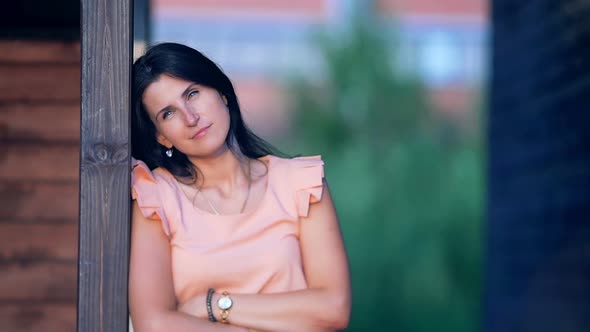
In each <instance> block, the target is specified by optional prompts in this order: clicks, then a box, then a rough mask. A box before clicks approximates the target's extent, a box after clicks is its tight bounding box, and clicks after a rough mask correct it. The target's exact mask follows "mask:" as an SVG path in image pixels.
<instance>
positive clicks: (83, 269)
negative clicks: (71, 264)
mask: <svg viewBox="0 0 590 332" xmlns="http://www.w3.org/2000/svg"><path fill="white" fill-rule="evenodd" d="M131 5H132V4H131V1H130V0H121V1H107V0H92V1H91V0H83V1H82V11H81V12H82V22H83V25H82V89H81V91H82V103H81V105H82V108H81V109H82V127H81V165H80V239H79V241H80V242H79V243H80V251H79V254H80V257H79V273H78V276H79V287H78V296H79V301H78V331H84V332H95V331H97V332H98V331H109V332H111V331H112V332H119V331H127V328H128V313H127V275H128V264H129V218H130V209H129V207H130V204H129V200H130V192H129V173H130V153H129V139H130V136H129V127H130V123H129V109H130V104H131V101H130V79H131V60H132V24H131V23H132V22H131V15H132V6H131Z"/></svg>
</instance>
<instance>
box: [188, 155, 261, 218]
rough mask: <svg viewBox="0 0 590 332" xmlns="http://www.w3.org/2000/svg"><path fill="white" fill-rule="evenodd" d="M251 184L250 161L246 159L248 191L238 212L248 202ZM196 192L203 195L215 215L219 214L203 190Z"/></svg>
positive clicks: (241, 211)
mask: <svg viewBox="0 0 590 332" xmlns="http://www.w3.org/2000/svg"><path fill="white" fill-rule="evenodd" d="M251 186H252V179H251V167H250V161H248V191H247V192H246V199H244V203H242V208H241V209H240V213H244V209H245V208H246V203H248V199H249V198H250V188H251ZM197 193H201V195H202V196H203V198H204V199H205V201H206V202H207V204H208V205H209V208H211V210H213V212H214V213H215V214H216V215H218V216H219V215H221V213H219V211H217V209H216V208H215V206H213V204H212V203H211V201H210V200H209V198H207V195H205V193H204V192H202V191H201V190H200V189H199V191H198V192H197Z"/></svg>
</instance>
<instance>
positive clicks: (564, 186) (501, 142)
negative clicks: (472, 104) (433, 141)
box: [483, 0, 590, 332]
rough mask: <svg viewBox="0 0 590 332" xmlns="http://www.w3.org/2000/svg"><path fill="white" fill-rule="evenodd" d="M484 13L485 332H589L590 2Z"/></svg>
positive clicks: (506, 0)
mask: <svg viewBox="0 0 590 332" xmlns="http://www.w3.org/2000/svg"><path fill="white" fill-rule="evenodd" d="M492 12H493V15H492V27H493V29H492V33H491V37H492V47H493V51H492V52H493V62H492V82H491V87H492V90H491V94H490V96H491V104H490V106H491V109H490V117H489V136H488V142H489V164H488V171H489V173H488V174H489V181H488V183H489V187H488V202H487V205H488V232H487V240H488V250H487V263H486V267H485V278H484V279H485V282H486V294H485V295H486V296H485V310H484V319H483V321H484V330H485V331H489V332H496V331H502V332H521V331H522V332H525V331H535V332H544V331H551V332H554V331H555V332H556V331H564V332H565V331H567V332H582V331H590V223H589V221H590V110H589V107H588V98H589V96H590V75H589V73H590V2H589V1H585V0H563V1H555V0H537V1H514V0H495V1H492Z"/></svg>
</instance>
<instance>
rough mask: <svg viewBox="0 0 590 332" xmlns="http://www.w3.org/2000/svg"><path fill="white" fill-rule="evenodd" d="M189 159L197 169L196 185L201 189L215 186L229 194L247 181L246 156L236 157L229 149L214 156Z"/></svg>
mask: <svg viewBox="0 0 590 332" xmlns="http://www.w3.org/2000/svg"><path fill="white" fill-rule="evenodd" d="M190 160H191V162H192V163H193V165H195V166H196V168H197V169H198V175H197V177H198V180H197V185H198V186H199V187H201V188H202V189H206V188H216V189H218V190H220V191H221V193H223V194H225V195H228V196H231V195H232V193H233V192H234V189H235V188H238V187H239V186H240V185H242V184H244V183H247V182H248V181H249V179H248V176H247V172H248V171H247V167H248V166H247V165H246V161H247V157H244V156H239V157H238V156H236V155H235V154H234V153H233V152H232V151H231V150H230V149H226V150H225V151H223V152H221V153H219V154H216V155H214V156H209V157H205V158H190Z"/></svg>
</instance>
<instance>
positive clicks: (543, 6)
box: [0, 0, 590, 332]
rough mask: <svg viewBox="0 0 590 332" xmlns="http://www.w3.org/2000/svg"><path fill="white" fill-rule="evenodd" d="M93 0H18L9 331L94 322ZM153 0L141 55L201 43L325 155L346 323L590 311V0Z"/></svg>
mask: <svg viewBox="0 0 590 332" xmlns="http://www.w3.org/2000/svg"><path fill="white" fill-rule="evenodd" d="M89 1H90V0H84V1H80V0H55V1H40V0H20V1H4V2H3V3H2V6H1V7H0V8H1V10H0V331H2V332H4V331H6V332H12V331H29V332H37V331H75V330H76V315H77V312H76V310H77V299H78V297H77V281H78V272H79V270H78V264H80V261H79V259H78V230H79V228H78V224H79V207H78V205H79V200H80V197H79V185H80V184H79V174H80V169H79V165H80V164H79V158H80V101H81V100H80V68H81V61H80V60H81V59H80V57H81V52H80V45H81V41H80V33H81V27H83V26H84V25H83V23H84V22H81V20H80V5H81V3H83V4H88V3H89ZM133 3H134V6H135V8H134V24H135V27H134V35H135V41H134V55H135V56H139V55H141V54H142V52H143V51H144V50H145V48H146V45H151V44H154V43H158V42H163V41H176V42H181V43H186V44H188V45H190V46H193V47H195V48H197V49H199V50H201V51H203V52H204V53H205V54H207V55H208V56H209V57H211V58H212V59H213V60H214V61H216V62H217V63H218V64H219V65H220V66H221V67H222V68H223V69H224V70H225V72H226V73H227V74H228V75H229V76H230V77H231V78H232V80H233V82H234V83H235V87H236V90H237V93H238V96H239V99H240V102H241V106H242V110H243V112H244V115H245V118H246V120H247V122H248V124H249V125H250V126H251V127H252V128H253V129H254V130H255V131H256V132H257V133H259V134H260V135H261V136H263V137H264V138H266V139H268V140H269V141H270V142H272V143H274V144H275V145H276V146H277V147H278V148H280V149H281V150H282V151H283V152H285V153H287V154H290V155H308V154H322V156H323V158H324V160H325V161H326V174H327V178H328V181H329V183H330V186H331V190H332V192H333V196H334V199H335V201H336V205H337V209H338V212H339V216H340V220H341V225H342V231H343V235H344V239H345V241H346V246H347V250H348V254H349V256H350V263H351V273H352V281H353V292H354V294H353V311H352V320H351V322H350V326H349V328H348V331H486V332H496V331H498V332H524V331H527V332H528V331H534V332H544V331H548V332H549V331H550V332H554V331H564V332H582V331H584V332H585V331H589V330H590V283H589V282H588V280H590V227H589V225H590V223H588V216H589V215H590V154H589V153H588V151H590V149H589V148H590V112H588V101H587V100H588V95H590V75H588V73H590V2H589V1H587V0H562V1H555V0H536V1H514V0H493V1H483V0H445V1H433V0H365V1H363V0H356V1H354V0H300V1H283V0H216V1H214V0H135V1H134V2H133ZM101 5H104V8H107V7H108V9H109V10H111V12H116V10H114V9H113V8H115V9H116V8H120V5H121V2H119V1H114V0H112V1H106V0H105V1H103V2H101ZM95 18H96V19H97V21H96V22H97V24H96V26H99V27H100V26H101V24H102V25H104V26H105V29H106V27H109V28H110V27H111V23H112V22H110V21H108V19H109V17H106V16H104V15H103V16H101V14H100V13H97V16H96V17H95ZM110 18H112V16H110ZM119 19H121V20H122V21H124V20H125V13H121V17H119ZM109 31H110V30H109ZM119 32H120V31H110V33H111V34H110V36H118V33H119ZM120 33H124V32H120ZM97 35H98V34H97ZM104 35H109V34H108V33H106V34H104ZM115 39H116V38H115ZM95 41H96V40H95ZM102 42H104V50H105V52H104V54H97V55H96V59H94V60H96V61H99V60H97V59H104V60H105V61H107V62H108V61H112V60H113V59H111V58H109V57H108V56H110V55H112V52H114V51H115V50H117V49H118V48H116V47H113V45H111V44H109V43H110V42H111V40H103V41H102ZM109 52H111V53H109ZM103 56H104V57H103ZM86 60H88V61H92V60H93V58H91V59H86ZM109 64H111V63H107V64H105V65H109ZM110 111H112V112H113V113H115V112H117V111H118V110H110ZM120 111H124V110H120ZM105 222H106V221H105ZM99 226H104V225H99ZM97 237H99V236H97ZM91 240H92V239H91ZM94 240H96V239H94ZM98 242H100V241H98ZM318 254H321V253H318ZM109 262H111V261H109V260H108V259H107V260H105V264H107V265H108V264H109ZM107 267H111V268H113V266H112V265H108V266H107ZM111 272H112V271H111V270H109V269H108V268H107V269H106V270H105V271H104V274H103V275H92V276H90V277H91V278H95V279H96V280H98V279H100V280H103V278H106V279H108V278H110V277H111ZM121 287H122V286H121ZM105 292H106V291H105ZM108 295H112V294H108ZM117 296H119V297H118V298H117V299H120V300H121V301H124V299H125V294H118V295H116V296H114V297H115V298H116V297H117ZM95 300H96V299H95V298H91V299H89V298H84V295H82V296H81V301H83V302H84V303H89V302H92V301H94V302H96V301H95ZM123 305H124V304H123ZM121 316H123V317H125V316H124V315H121ZM103 318H104V317H103ZM103 323H104V322H103ZM107 323H108V322H107Z"/></svg>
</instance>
